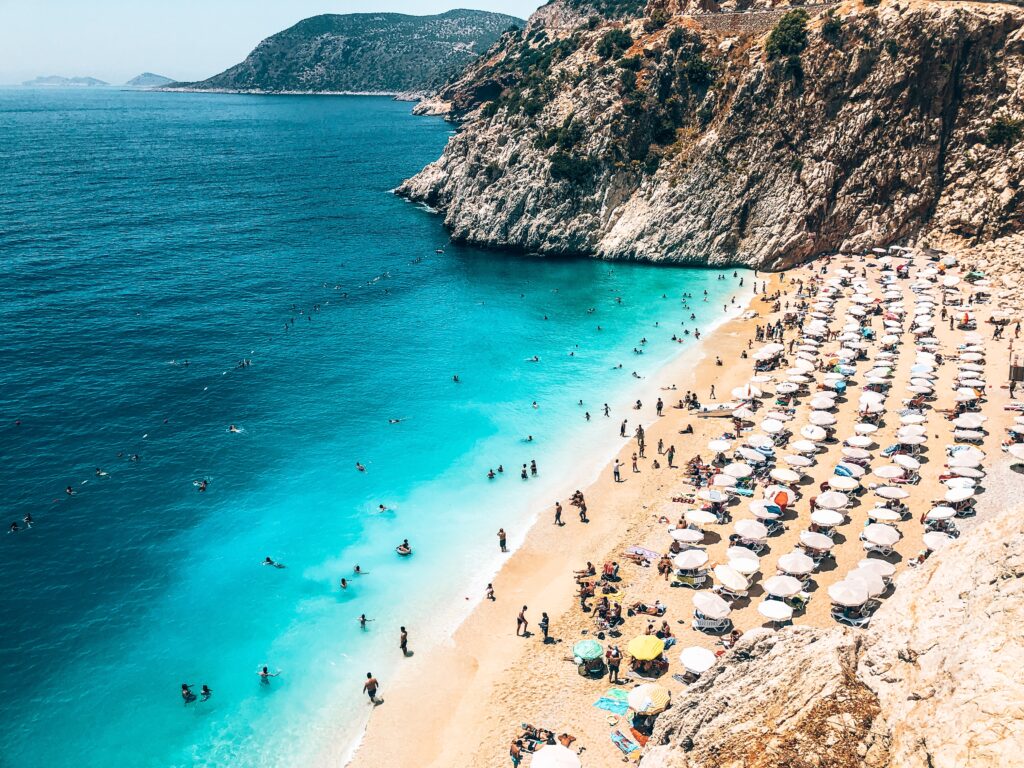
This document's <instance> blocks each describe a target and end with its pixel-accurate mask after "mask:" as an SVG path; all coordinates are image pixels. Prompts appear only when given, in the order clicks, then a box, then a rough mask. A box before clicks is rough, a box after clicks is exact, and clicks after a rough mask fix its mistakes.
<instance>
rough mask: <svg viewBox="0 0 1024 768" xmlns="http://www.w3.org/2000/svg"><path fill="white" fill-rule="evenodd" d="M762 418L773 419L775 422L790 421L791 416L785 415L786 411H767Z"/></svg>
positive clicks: (789, 414)
mask: <svg viewBox="0 0 1024 768" xmlns="http://www.w3.org/2000/svg"><path fill="white" fill-rule="evenodd" d="M764 417H765V418H766V419H775V420H776V421H782V422H786V421H792V419H793V414H791V413H787V412H786V411H768V412H767V413H766V414H765V415H764Z"/></svg>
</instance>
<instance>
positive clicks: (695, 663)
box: [679, 645, 716, 675]
mask: <svg viewBox="0 0 1024 768" xmlns="http://www.w3.org/2000/svg"><path fill="white" fill-rule="evenodd" d="M715 660H716V657H715V654H714V653H713V652H712V651H709V650H708V649H707V648H701V647H700V646H697V645H691V646H690V647H689V648H683V650H682V651H681V652H680V654H679V663H680V664H682V665H683V667H685V668H686V671H687V672H690V673H692V674H694V675H703V674H704V673H705V672H707V671H708V670H709V669H711V668H712V667H713V666H715Z"/></svg>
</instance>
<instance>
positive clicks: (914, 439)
mask: <svg viewBox="0 0 1024 768" xmlns="http://www.w3.org/2000/svg"><path fill="white" fill-rule="evenodd" d="M896 440H897V441H898V442H900V443H901V444H903V445H924V444H925V443H927V442H928V438H926V437H925V436H924V435H906V436H904V437H897V438H896Z"/></svg>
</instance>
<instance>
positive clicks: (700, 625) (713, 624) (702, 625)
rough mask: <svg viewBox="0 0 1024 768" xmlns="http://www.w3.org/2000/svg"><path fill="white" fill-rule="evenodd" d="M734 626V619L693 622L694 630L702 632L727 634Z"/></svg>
mask: <svg viewBox="0 0 1024 768" xmlns="http://www.w3.org/2000/svg"><path fill="white" fill-rule="evenodd" d="M731 626H732V619H729V618H725V619H698V618H695V619H694V620H693V628H694V629H699V630H700V631H701V632H726V631H728V630H729V627H731Z"/></svg>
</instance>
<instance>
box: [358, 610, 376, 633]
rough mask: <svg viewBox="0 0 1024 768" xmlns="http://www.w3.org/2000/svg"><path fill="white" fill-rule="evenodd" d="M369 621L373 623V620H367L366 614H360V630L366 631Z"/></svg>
mask: <svg viewBox="0 0 1024 768" xmlns="http://www.w3.org/2000/svg"><path fill="white" fill-rule="evenodd" d="M368 621H373V619H368V618H366V614H365V613H361V614H359V628H360V629H363V630H365V629H366V622H368Z"/></svg>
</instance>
